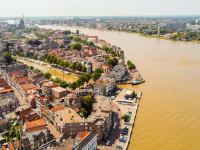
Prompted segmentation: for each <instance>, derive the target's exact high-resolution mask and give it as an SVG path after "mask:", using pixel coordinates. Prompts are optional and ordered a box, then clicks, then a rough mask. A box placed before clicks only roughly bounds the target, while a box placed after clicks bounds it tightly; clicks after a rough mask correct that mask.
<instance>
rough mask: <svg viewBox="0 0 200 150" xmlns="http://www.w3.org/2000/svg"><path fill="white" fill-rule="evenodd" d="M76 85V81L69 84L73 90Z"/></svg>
mask: <svg viewBox="0 0 200 150" xmlns="http://www.w3.org/2000/svg"><path fill="white" fill-rule="evenodd" d="M76 87H77V85H76V82H72V83H71V84H70V85H69V88H70V89H72V90H75V89H76Z"/></svg>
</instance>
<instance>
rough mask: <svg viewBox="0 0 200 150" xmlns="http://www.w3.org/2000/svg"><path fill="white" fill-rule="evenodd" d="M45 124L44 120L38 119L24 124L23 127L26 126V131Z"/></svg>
mask: <svg viewBox="0 0 200 150" xmlns="http://www.w3.org/2000/svg"><path fill="white" fill-rule="evenodd" d="M46 124H47V122H46V120H44V119H39V120H35V121H31V122H27V123H25V126H26V129H29V128H34V127H38V126H45V125H46Z"/></svg>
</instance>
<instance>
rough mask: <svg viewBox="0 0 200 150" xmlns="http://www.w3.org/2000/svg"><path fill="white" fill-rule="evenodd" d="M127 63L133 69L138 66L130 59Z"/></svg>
mask: <svg viewBox="0 0 200 150" xmlns="http://www.w3.org/2000/svg"><path fill="white" fill-rule="evenodd" d="M127 65H128V69H129V70H132V69H135V68H136V67H135V65H134V64H133V63H132V62H131V61H130V60H128V61H127Z"/></svg>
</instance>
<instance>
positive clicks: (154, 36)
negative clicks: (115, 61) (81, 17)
mask: <svg viewBox="0 0 200 150" xmlns="http://www.w3.org/2000/svg"><path fill="white" fill-rule="evenodd" d="M63 27H73V28H87V29H94V30H100V31H115V32H125V33H131V34H138V35H140V36H143V37H148V38H156V39H163V40H169V41H174V42H193V43H200V41H196V40H192V41H185V40H172V39H168V38H165V37H164V35H161V36H156V35H143V34H140V33H138V32H127V31H118V30H105V29H97V28H88V27H82V26H63Z"/></svg>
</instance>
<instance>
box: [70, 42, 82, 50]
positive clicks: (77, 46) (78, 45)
mask: <svg viewBox="0 0 200 150" xmlns="http://www.w3.org/2000/svg"><path fill="white" fill-rule="evenodd" d="M70 49H71V50H78V51H81V49H82V45H81V44H80V43H74V44H72V46H71V47H70Z"/></svg>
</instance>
